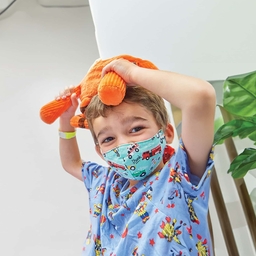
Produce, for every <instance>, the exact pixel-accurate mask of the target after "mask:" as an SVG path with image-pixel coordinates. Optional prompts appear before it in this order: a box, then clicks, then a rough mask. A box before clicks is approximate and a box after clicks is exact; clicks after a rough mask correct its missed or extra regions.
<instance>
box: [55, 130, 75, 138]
mask: <svg viewBox="0 0 256 256" xmlns="http://www.w3.org/2000/svg"><path fill="white" fill-rule="evenodd" d="M59 136H60V138H62V139H65V140H69V139H72V138H74V137H76V131H74V132H61V131H59Z"/></svg>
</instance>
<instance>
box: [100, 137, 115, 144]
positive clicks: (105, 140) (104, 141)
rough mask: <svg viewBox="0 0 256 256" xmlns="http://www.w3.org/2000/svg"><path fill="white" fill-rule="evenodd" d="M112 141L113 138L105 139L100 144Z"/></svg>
mask: <svg viewBox="0 0 256 256" xmlns="http://www.w3.org/2000/svg"><path fill="white" fill-rule="evenodd" d="M113 139H114V138H113V137H107V138H106V139H104V140H103V141H102V144H103V143H108V142H110V141H112V140H113Z"/></svg>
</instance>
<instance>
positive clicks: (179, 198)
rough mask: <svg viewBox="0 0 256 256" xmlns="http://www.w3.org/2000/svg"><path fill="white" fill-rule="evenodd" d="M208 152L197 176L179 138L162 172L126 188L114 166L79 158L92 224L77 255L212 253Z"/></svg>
mask: <svg viewBox="0 0 256 256" xmlns="http://www.w3.org/2000/svg"><path fill="white" fill-rule="evenodd" d="M212 167H213V151H211V153H210V154H209V160H208V164H207V168H206V170H205V173H204V175H203V176H202V178H201V179H200V180H199V178H198V177H196V176H193V175H192V174H191V173H190V172H189V167H188V159H187V154H186V152H185V149H184V146H183V142H182V140H180V145H179V148H178V150H177V152H176V153H175V154H174V155H173V156H172V157H171V159H170V160H169V161H168V162H166V164H165V166H164V167H163V169H162V170H160V171H158V172H156V173H155V174H153V175H152V176H150V177H146V178H145V179H143V180H141V181H139V182H138V183H137V184H136V185H135V186H133V187H130V188H128V185H129V182H128V181H127V179H125V178H123V177H120V176H119V175H118V174H117V173H116V172H115V171H114V169H110V168H108V167H103V166H100V165H98V164H95V163H92V162H84V163H83V168H82V174H83V179H84V183H85V186H86V188H87V190H88V192H89V204H90V221H91V227H90V230H89V232H88V235H87V238H86V240H85V242H84V246H83V251H82V255H90V256H91V255H95V256H100V255H104V256H126V255H127V256H162V255H171V256H176V255H179V256H180V255H182V256H185V255H186V256H191V255H196V256H206V255H212V245H211V238H210V232H209V229H208V222H207V212H208V199H209V191H210V176H211V175H210V174H211V169H212Z"/></svg>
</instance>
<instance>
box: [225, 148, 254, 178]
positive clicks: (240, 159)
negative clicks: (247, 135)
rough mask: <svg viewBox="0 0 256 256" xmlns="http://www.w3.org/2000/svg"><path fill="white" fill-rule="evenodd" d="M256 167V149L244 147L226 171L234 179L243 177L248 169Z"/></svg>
mask: <svg viewBox="0 0 256 256" xmlns="http://www.w3.org/2000/svg"><path fill="white" fill-rule="evenodd" d="M255 168H256V149H254V148H246V149H245V150H244V151H243V152H242V153H241V154H239V155H238V156H237V157H236V158H235V159H234V160H233V161H232V163H231V165H230V168H229V170H228V173H231V175H232V177H233V178H234V179H238V178H243V177H244V176H245V175H246V173H247V172H248V171H249V170H252V169H255Z"/></svg>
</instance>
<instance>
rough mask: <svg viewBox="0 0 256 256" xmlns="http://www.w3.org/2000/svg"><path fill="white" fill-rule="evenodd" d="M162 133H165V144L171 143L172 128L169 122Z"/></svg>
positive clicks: (172, 136)
mask: <svg viewBox="0 0 256 256" xmlns="http://www.w3.org/2000/svg"><path fill="white" fill-rule="evenodd" d="M164 135H165V138H166V142H167V144H171V143H172V141H173V138H174V129H173V126H172V125H171V124H170V123H168V124H167V126H166V129H165V132H164Z"/></svg>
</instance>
